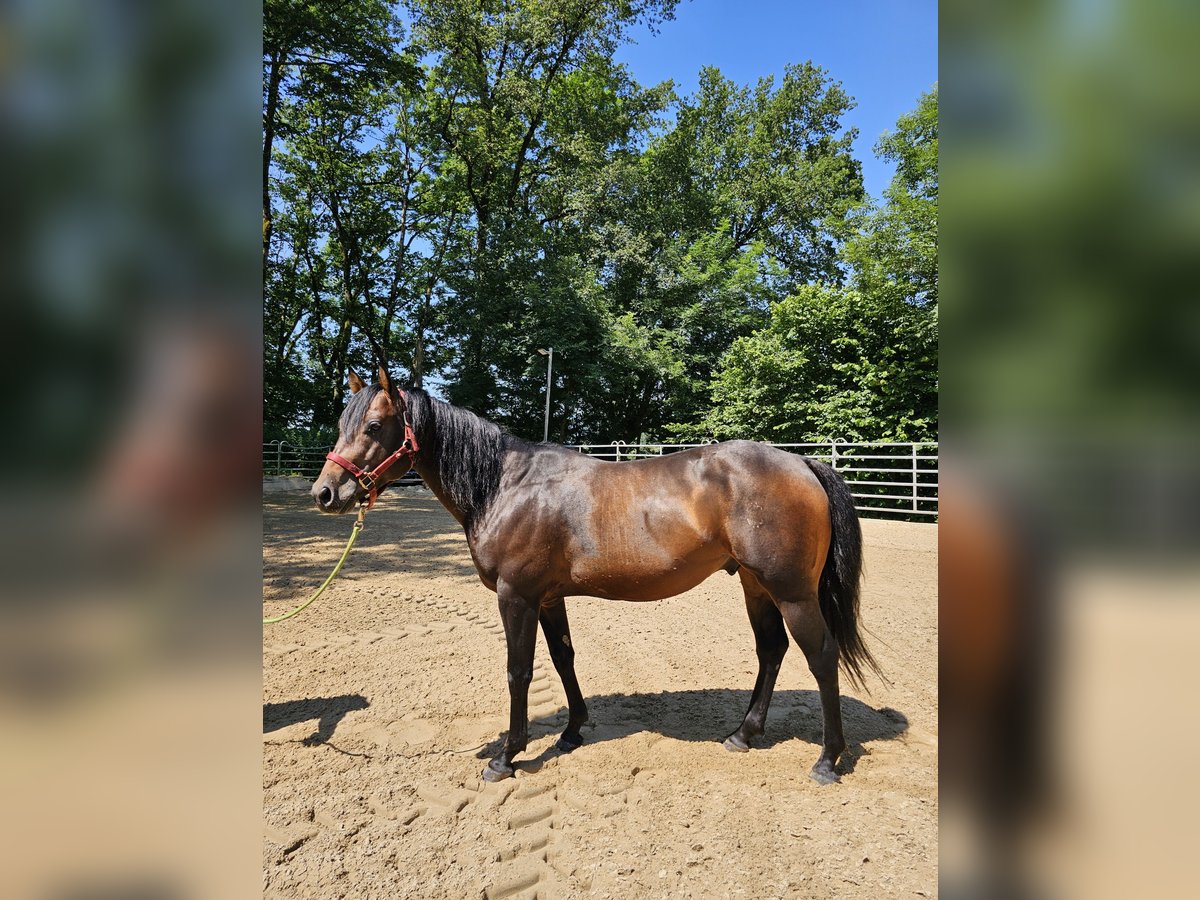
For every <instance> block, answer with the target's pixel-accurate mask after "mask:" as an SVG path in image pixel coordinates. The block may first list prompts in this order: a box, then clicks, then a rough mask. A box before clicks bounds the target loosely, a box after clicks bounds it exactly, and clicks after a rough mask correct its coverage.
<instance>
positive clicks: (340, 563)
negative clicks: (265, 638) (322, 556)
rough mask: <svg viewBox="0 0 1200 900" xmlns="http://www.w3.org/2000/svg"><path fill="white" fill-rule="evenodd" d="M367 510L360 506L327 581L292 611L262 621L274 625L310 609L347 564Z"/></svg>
mask: <svg viewBox="0 0 1200 900" xmlns="http://www.w3.org/2000/svg"><path fill="white" fill-rule="evenodd" d="M366 512H367V510H366V507H365V506H360V507H359V508H358V520H357V521H356V522H355V523H354V528H353V529H352V530H351V532H350V540H349V541H347V542H346V549H345V550H343V551H342V558H341V559H339V560H338V561H337V565H336V566H334V567H333V571H332V572H330V573H329V577H328V578H326V579H325V583H324V584H322V585H321V586H320V587H319V588H317V592H316V593H315V594H313V595H312V596H311V597H309V598H308V599H307V600H305V601H304V602H303V603H301V604H300V605H299V606H297V607H296V608H295V609H293V610H292V611H291V612H288V613H284V614H283V615H282V616H275V617H274V618H272V619H263V620H262V621H263V624H264V625H274V624H275V623H276V622H282V621H284V620H286V619H290V618H291V617H292V616H294V615H296V614H297V613H301V612H303V611H304V610H306V609H308V607H310V606H311V605H312V604H313V603H315V602H316V600H317V598H318V597H320V596H321V595H322V594H323V593H325V589H326V588H327V587H329V585H330V584H332V583H333V579H335V578H336V577H337V573H338V572H340V571H342V566H344V565H345V564H346V559H347V557H349V556H350V548H352V547H353V546H354V542H355V541H356V540H358V533H359V532H360V531H362V529H363V517H364V516H365V515H366Z"/></svg>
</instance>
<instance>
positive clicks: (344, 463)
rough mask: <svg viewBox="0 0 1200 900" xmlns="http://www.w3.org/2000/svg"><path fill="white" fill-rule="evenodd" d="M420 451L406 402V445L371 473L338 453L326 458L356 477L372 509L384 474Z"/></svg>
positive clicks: (328, 455) (327, 454)
mask: <svg viewBox="0 0 1200 900" xmlns="http://www.w3.org/2000/svg"><path fill="white" fill-rule="evenodd" d="M400 399H401V400H406V398H405V396H404V391H400ZM420 449H421V448H420V447H419V446H417V436H416V435H415V434H414V433H413V429H412V422H411V421H410V420H409V418H408V403H407V401H406V402H405V404H404V443H403V444H401V445H400V449H398V450H397V451H396V452H395V453H393V454H392V455H391V456H389V457H388V458H387V459H385V460H384V461H383V462H381V463H380V464H379V465H377V466H376V467H375V468H374V469H372V470H371V471H369V472H368V471H367V470H366V469H360V468H359V467H358V466H356V465H355V464H354V463H352V462H351V461H350V460H348V459H346V457H344V456H339V455H338V454H336V453H326V454H325V458H326V459H330V460H333V461H334V462H335V463H337V464H338V465H339V466H341V467H342V468H343V469H345V470H346V471H347V472H349V473H350V474H351V475H353V476H354V479H355V480H356V481H357V482H358V486H359V487H361V488H362V489H363V490H364V491H366V492H367V509H370V508H371V507H372V506H374V505H375V500H376V498H377V497H378V496H379V482H380V480H382V478H383V473H384V472H386V471H387V470H388V469H390V468H391V467H392V466H393V465H395V464H396V462H397V461H398V460H400V459H402V458H404V457H405V456H407V457H409V458H411V457H413V456H416V455H417V453H418V451H420ZM385 486H386V485H385Z"/></svg>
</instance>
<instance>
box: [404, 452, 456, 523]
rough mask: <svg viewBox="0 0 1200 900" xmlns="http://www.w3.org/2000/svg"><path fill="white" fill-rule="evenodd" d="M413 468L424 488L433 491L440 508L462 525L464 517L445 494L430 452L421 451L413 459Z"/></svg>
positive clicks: (436, 464) (435, 460) (435, 462)
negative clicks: (444, 509)
mask: <svg viewBox="0 0 1200 900" xmlns="http://www.w3.org/2000/svg"><path fill="white" fill-rule="evenodd" d="M413 468H414V469H416V470H417V474H418V475H420V476H421V480H422V481H423V482H425V486H426V487H428V488H429V489H430V490H431V491H433V495H434V496H435V497H437V498H438V500H439V501H440V502H441V504H442V506H444V507H446V511H447V512H449V513H450V515H452V516H454V518H455V520H456V521H457V522H458V524H459V525H461V524H463V522H464V521H465V519H466V516H465V515H464V514H463V511H462V510H461V509H459V508H458V506H457V505H456V504H455V503H454V501H453V500H451V499H450V496H449V495H448V494H447V493H446V489H445V488H444V487H443V486H442V476H441V472H440V470H439V467H438V461H437V459H435V458H432V451H426V450H422V451H421V452H420V453H418V454H417V455H416V456H415V457H413Z"/></svg>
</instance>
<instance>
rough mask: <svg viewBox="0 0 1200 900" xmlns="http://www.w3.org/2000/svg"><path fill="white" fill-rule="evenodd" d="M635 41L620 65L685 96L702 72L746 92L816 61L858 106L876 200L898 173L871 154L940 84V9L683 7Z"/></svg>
mask: <svg viewBox="0 0 1200 900" xmlns="http://www.w3.org/2000/svg"><path fill="white" fill-rule="evenodd" d="M635 39H636V41H637V43H635V44H630V45H626V46H624V47H622V48H620V49H619V50H618V51H617V54H616V58H617V60H618V61H619V62H623V63H625V64H626V65H628V66H629V69H630V71H631V72H632V73H633V76H634V77H635V78H636V79H637V80H638V81H639V82H641V83H642V84H647V85H649V84H658V83H659V82H661V81H666V80H667V79H671V80H673V81H674V82H675V89H676V91H677V92H678V93H680V94H690V93H691V92H693V91H694V90H695V89H696V84H697V75H698V74H699V72H700V68H701V67H702V66H706V65H714V66H716V67H717V68H719V69H720V70H721V72H722V73H723V74H724V75H725V76H726V77H727V78H731V79H733V80H734V81H736V82H738V83H739V84H747V83H753V82H755V81H757V80H758V79H759V78H760V77H762V76H763V75H775V76H776V79H777V80H778V79H779V78H780V77H782V74H783V69H784V66H785V65H787V64H788V63H793V62H804V61H805V60H809V59H811V60H812V61H813V62H814V63H816V64H817V65H819V66H821V67H822V68H823V69H825V70H826V71H828V72H829V74H830V76H831V77H832V78H833V79H834V80H836V81H840V82H841V83H842V85H843V87H844V88H845V90H846V92H847V93H848V94H850V96H851V97H853V98H854V99H855V100H856V101H857V102H858V105H857V106H856V107H855V108H854V109H853V110H851V111H850V113H849V115H848V116H847V117H846V119H845V124H846V125H848V126H854V127H856V128H858V131H859V135H858V139H857V141H856V142H855V145H854V147H855V151H856V153H855V155H856V156H857V157H858V159H860V160H861V161H862V164H863V179H864V181H865V183H866V189H867V191H868V192H869V193H870V194H871V195H872V196H875V197H878V196H879V195H880V194H881V193H882V192H883V189H884V188H885V187H887V184H888V182H889V181H890V180H891V177H892V166H891V165H890V164H889V163H886V162H883V161H882V160H879V159H877V158H876V157H875V154H874V153H872V152H871V148H872V147H873V146H874V145H875V142H876V141H877V140H878V139H879V136H880V135H881V134H882V133H883V132H884V131H886V130H887V129H889V128H892V127H894V126H895V124H896V119H897V118H898V117H899V116H900V115H901V114H902V113H905V112H908V111H909V110H911V109H913V108H914V107H915V106H916V105H917V97H919V96H920V95H921V94H922V93H923V92H924V91H927V90H929V88H931V87H933V85H934V83H935V82H936V81H937V3H936V2H935V0H824V2H820V0H690V2H688V0H684V2H682V3H680V5H679V9H678V11H677V13H676V16H675V20H674V21H673V22H667V23H666V24H665V25H663V26H662V29H661V30H660V32H659V33H658V34H657V35H655V34H650V33H649V31H646V30H644V29H643V30H641V31H640V32H638V33H637V34H635Z"/></svg>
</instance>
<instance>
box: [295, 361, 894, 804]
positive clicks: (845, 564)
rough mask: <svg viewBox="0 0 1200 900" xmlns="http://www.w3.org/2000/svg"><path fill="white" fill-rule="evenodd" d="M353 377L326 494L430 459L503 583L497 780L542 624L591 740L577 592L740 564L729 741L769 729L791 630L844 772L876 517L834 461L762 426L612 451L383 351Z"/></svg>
mask: <svg viewBox="0 0 1200 900" xmlns="http://www.w3.org/2000/svg"><path fill="white" fill-rule="evenodd" d="M349 382H350V390H351V397H350V400H349V402H348V403H347V405H346V408H345V410H344V411H343V413H342V416H341V419H340V421H339V426H338V427H339V434H338V441H337V444H336V446H335V447H334V450H333V451H332V452H331V453H330V454H329V457H328V459H327V461H326V463H325V465H324V467H323V468H322V470H321V473H320V475H319V476H318V477H317V479H316V481H315V482H314V483H313V487H312V495H313V498H314V500H315V501H316V504H317V506H318V508H319V509H320V510H321V511H322V512H324V513H333V514H340V513H345V512H348V511H350V510H351V509H353V508H354V506H355V505H356V504H358V503H360V502H361V503H367V504H368V505H369V504H370V503H373V502H374V500H375V496H376V494H377V493H378V491H379V490H381V489H382V488H383V487H386V485H387V484H390V483H391V482H393V481H396V480H398V479H399V478H400V477H402V476H403V475H405V474H406V473H407V472H408V470H409V468H414V469H416V471H417V473H418V474H419V475H420V476H421V478H422V480H423V481H424V482H425V484H426V485H427V486H428V487H429V488H430V490H432V491H433V493H434V495H435V496H436V497H437V498H438V500H439V501H440V502H441V503H442V505H443V506H445V507H446V509H447V511H449V513H450V515H452V516H453V517H454V518H455V519H456V520H457V521H458V522H459V524H460V525H461V526H462V528H463V531H464V533H465V534H466V539H467V546H468V548H469V549H470V553H471V559H472V560H473V561H474V563H475V569H476V571H477V572H478V573H479V578H480V580H481V581H482V582H483V584H484V585H486V586H487V587H488V589H490V590H492V591H495V593H496V596H497V602H498V604H499V610H500V618H501V620H502V622H503V625H504V634H505V639H506V644H507V654H508V689H509V699H510V708H509V729H508V732H507V736H506V737H505V739H504V743H503V749H502V750H501V752H500V753H499V754H498V755H497V756H495V757H494V758H493V759H492V760H491V761H490V762H489V763H488V765H487V767H486V768H485V769H484V771H483V778H484V779H485V780H487V781H499V780H501V779H504V778H510V777H512V776H513V774H514V771H513V759H514V757H515V756H517V754H519V753H521V752H522V751H523V750H525V749H526V746H527V744H528V733H529V732H528V728H529V723H528V693H529V684H530V681H531V680H532V677H533V657H534V647H535V644H536V641H537V630H538V626H539V624H540V625H541V630H542V633H543V635H544V636H545V639H546V643H547V645H548V648H549V651H550V658H551V660H552V661H553V663H554V667H555V669H556V670H557V672H558V675H559V677H560V679H561V680H562V684H563V688H564V690H565V692H566V696H567V704H568V721H567V726H566V729H565V730H564V731H563V733H562V735H561V736H560V737H559V738H558V741H557V744H556V747H557V748H558V749H559V750H560V751H562V752H567V753H569V752H571V751H572V750H575V749H577V748H578V747H579V746H581V745H582V743H583V736H582V734H581V733H580V728H581V726H583V725H584V724H585V723H586V722H587V721H588V712H587V704H586V703H585V702H584V698H583V693H582V691H581V690H580V687H579V681H578V679H577V678H576V676H575V648H574V645H573V644H572V643H571V629H570V626H569V624H568V622H567V608H566V604H565V598H567V597H574V596H590V597H600V598H605V599H609V600H628V601H650V600H662V599H665V598H667V597H671V596H674V595H676V594H680V593H683V592H684V591H687V590H689V589H691V588H693V587H695V586H696V585H698V584H699V583H700V582H702V581H703V580H704V579H706V578H707V577H708V576H709V575H712V574H713V573H715V572H717V571H719V570H722V569H723V570H725V571H726V572H728V573H729V574H731V575H733V574H735V573H736V574H737V575H738V577H739V578H740V579H741V583H742V588H743V590H744V593H745V598H746V611H747V612H748V614H749V617H750V626H751V628H752V630H753V632H754V640H755V645H756V651H757V655H758V678H757V680H756V681H755V684H754V691H753V693H752V694H751V699H750V707H749V709H748V710H747V712H746V715H745V718H744V720H743V721H742V723H741V725H740V726H739V727H738V728H737V729H736V730H735V731H734V732H733V733H732V734H730V735H729V736H728V737H726V738H725V740H724V746H725V748H726V749H728V750H731V751H738V752H745V751H747V750H749V748H750V742H751V741H752V740H753V738H755V737H757V736H759V735H761V734H762V733H763V731H764V726H765V723H766V718H767V708H768V707H769V706H770V703H771V694H772V692H773V690H774V688H775V680H776V677H777V676H778V674H779V669H780V665H781V664H782V662H783V657H784V654H785V653H786V652H787V649H788V637H787V635H788V632H791V636H792V638H793V639H794V640H795V641H796V644H797V645H798V646H799V647H800V649H801V651H802V652H803V653H804V657H805V659H806V660H807V662H808V667H809V670H810V671H811V672H812V674H813V676H814V677H815V678H816V681H817V685H818V688H819V689H820V695H821V712H822V726H823V734H822V746H821V755H820V757H819V758H818V759H817V761H816V763H815V764H814V765H813V767H812V770H811V776H812V778H813V779H814V780H815V781H817V782H818V783H820V784H830V783H832V782H835V781H838V780H839V777H838V773H837V771H836V769H835V766H836V764H837V761H838V757H839V755H840V754H841V753H842V751H843V750H844V749H845V746H846V742H845V739H844V737H843V735H842V717H841V706H840V696H839V689H838V668H839V663H840V664H841V668H842V670H843V671H844V672H845V673H846V675H847V677H848V678H849V679H850V680H851V681H852V682H853V683H854V684H855V685H860V686H861V685H862V682H863V675H864V671H863V670H864V668H870V669H872V670H874V671H875V672H876V673H877V674H881V673H880V669H879V665H878V663H877V662H876V661H875V659H874V657H873V656H872V655H871V652H870V650H869V649H868V648H867V646H866V645H865V643H864V642H863V638H862V635H861V634H860V632H859V622H858V619H859V584H860V579H861V574H862V532H861V528H860V525H859V521H858V516H857V513H856V512H855V510H854V502H853V499H852V497H851V495H850V491H849V488H848V487H847V486H846V484H845V482H844V481H843V480H842V479H841V477H840V476H839V475H837V473H836V472H834V470H833V469H832V468H830V467H829V466H827V465H825V464H824V463H822V462H819V461H817V460H813V459H807V458H804V457H800V456H798V455H796V454H792V453H788V452H786V451H783V450H779V449H777V448H774V447H770V446H768V445H766V444H760V443H755V442H752V441H729V442H725V443H718V444H710V445H708V446H704V447H698V448H695V449H691V450H687V451H681V452H679V453H673V454H669V455H666V456H661V457H655V458H649V459H643V460H637V461H629V462H608V461H604V460H597V459H593V458H591V457H588V456H584V455H583V454H580V453H577V452H575V451H573V450H570V449H568V448H566V447H561V446H556V445H552V444H546V443H540V444H539V443H532V442H529V441H525V440H522V439H520V438H517V437H514V436H512V435H510V434H507V433H505V432H503V431H501V429H500V428H499V426H497V425H496V424H494V423H492V422H490V421H488V420H486V419H484V418H482V417H480V416H477V415H475V414H474V413H471V412H469V411H467V410H465V409H461V408H459V407H456V406H452V405H450V404H448V403H444V402H442V401H440V400H437V399H435V398H433V397H430V396H429V395H428V394H427V393H425V392H424V391H422V390H420V389H416V388H408V389H406V390H400V389H398V388H397V386H396V385H395V384H394V383H393V381H392V379H391V378H390V376H389V375H388V372H387V371H386V369H385V368H384V367H382V366H381V367H380V369H379V380H378V381H377V382H375V383H373V384H371V385H369V386H368V385H366V384H365V383H364V382H363V380H362V379H361V378H360V377H359V376H358V375H356V374H355V373H354V372H351V373H350V378H349ZM397 462H403V464H402V465H395V463H397Z"/></svg>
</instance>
